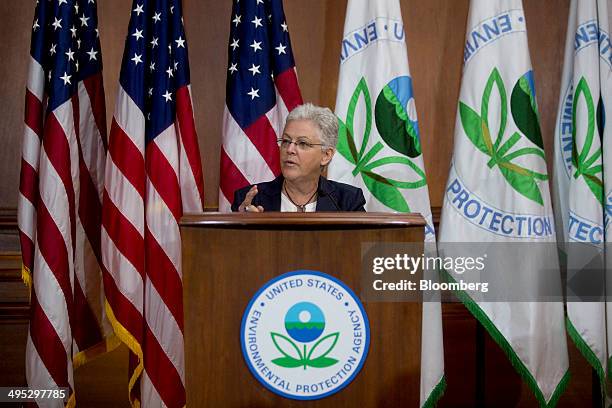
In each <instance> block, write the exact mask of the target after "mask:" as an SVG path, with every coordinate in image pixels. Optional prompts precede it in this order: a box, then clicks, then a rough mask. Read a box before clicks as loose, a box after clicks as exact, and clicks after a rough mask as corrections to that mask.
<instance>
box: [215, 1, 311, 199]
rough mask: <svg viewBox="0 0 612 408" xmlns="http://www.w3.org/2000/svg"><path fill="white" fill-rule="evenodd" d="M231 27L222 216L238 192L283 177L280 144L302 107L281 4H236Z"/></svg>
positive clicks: (223, 159) (223, 154)
mask: <svg viewBox="0 0 612 408" xmlns="http://www.w3.org/2000/svg"><path fill="white" fill-rule="evenodd" d="M230 25H231V29H230V37H229V47H228V71H227V86H226V100H225V102H226V106H225V111H224V114H223V146H222V147H221V177H220V178H221V180H220V187H219V210H220V211H229V210H230V206H231V202H232V199H233V197H234V191H235V190H237V189H238V188H240V187H244V186H246V185H248V184H254V183H259V182H262V181H269V180H272V179H273V178H274V177H276V176H277V175H278V174H279V173H280V163H279V152H278V145H277V142H276V140H277V139H278V138H279V137H280V136H281V134H282V131H283V127H284V125H285V118H286V117H287V114H288V113H289V112H290V111H291V110H292V109H293V108H295V107H296V106H297V105H300V104H301V103H302V96H301V94H300V88H299V86H298V81H297V76H296V72H295V62H294V59H293V52H292V51H291V41H290V39H289V30H288V28H287V22H286V20H285V12H284V11H283V3H282V0H242V1H240V0H234V4H233V8H232V16H231V22H230Z"/></svg>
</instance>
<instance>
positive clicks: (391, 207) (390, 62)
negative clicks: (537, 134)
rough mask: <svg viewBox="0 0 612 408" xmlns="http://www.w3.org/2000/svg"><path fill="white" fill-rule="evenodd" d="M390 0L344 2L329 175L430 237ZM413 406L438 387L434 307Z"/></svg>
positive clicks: (401, 45)
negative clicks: (422, 224) (413, 220)
mask: <svg viewBox="0 0 612 408" xmlns="http://www.w3.org/2000/svg"><path fill="white" fill-rule="evenodd" d="M402 21H403V20H402V14H401V10H400V5H399V1H398V0H370V1H363V0H359V1H357V0H349V2H348V6H347V11H346V17H345V23H344V36H343V40H342V47H341V55H340V76H339V80H338V95H337V98H336V115H337V116H338V118H339V120H340V132H339V137H338V146H337V150H338V151H337V153H336V155H335V156H334V158H333V160H332V162H331V163H330V166H329V169H328V173H327V174H328V176H329V178H330V179H333V180H337V181H341V182H344V183H347V184H352V185H355V186H358V187H360V188H361V189H362V190H363V192H364V195H365V197H366V209H367V211H386V212H393V211H394V212H417V213H421V214H422V215H423V217H424V218H425V219H426V221H427V227H426V234H425V241H428V242H435V234H434V229H433V222H432V217H431V207H430V203H429V192H428V188H427V181H426V178H425V170H424V165H423V155H422V152H421V142H420V139H419V125H418V120H417V115H416V107H415V101H414V93H413V87H412V77H411V76H410V69H409V68H408V53H407V50H406V42H405V38H404V37H405V35H404V26H403V22H402ZM422 336H423V337H422V342H421V344H422V346H421V392H420V398H421V406H432V405H434V404H435V403H436V401H437V400H438V399H439V398H440V397H441V395H442V393H443V391H444V386H445V382H444V353H443V343H442V312H441V307H440V304H439V303H435V302H427V303H424V304H423V317H422Z"/></svg>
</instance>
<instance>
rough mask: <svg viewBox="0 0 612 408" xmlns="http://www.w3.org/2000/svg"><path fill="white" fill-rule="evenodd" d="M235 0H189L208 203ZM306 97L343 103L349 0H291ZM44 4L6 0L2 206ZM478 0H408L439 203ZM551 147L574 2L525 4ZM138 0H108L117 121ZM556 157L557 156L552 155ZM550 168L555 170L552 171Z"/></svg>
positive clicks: (105, 32) (105, 29) (102, 7)
mask: <svg viewBox="0 0 612 408" xmlns="http://www.w3.org/2000/svg"><path fill="white" fill-rule="evenodd" d="M231 4H232V3H231V1H230V0H223V1H219V0H183V5H184V17H185V27H186V31H187V40H188V44H189V52H190V57H191V61H190V64H191V82H192V89H193V101H194V105H195V114H196V124H197V130H198V136H199V140H200V150H201V154H202V161H203V167H204V169H203V170H204V184H205V186H204V189H205V202H206V206H207V207H216V205H217V198H218V186H219V147H220V144H221V126H222V113H223V108H224V103H225V74H226V71H227V44H228V43H227V40H228V35H229V22H230V14H231ZM284 4H285V13H286V16H287V23H288V24H289V32H290V34H291V39H292V44H293V50H294V53H295V59H296V64H297V71H298V76H299V81H300V86H301V90H302V94H303V96H304V99H305V100H307V101H312V102H314V103H318V104H323V105H327V106H330V107H332V108H333V106H334V103H335V99H336V86H337V79H338V57H339V52H340V39H341V37H342V30H343V26H344V14H345V10H346V0H285V2H284ZM34 5H35V2H34V1H32V0H30V1H19V2H9V1H2V2H0V20H1V21H2V24H0V38H2V39H3V41H1V42H0V58H2V61H3V62H4V63H3V64H0V100H1V101H2V109H0V132H1V134H2V138H3V143H2V149H0V174H1V175H2V177H0V208H2V207H5V208H6V207H9V208H14V207H15V206H16V205H17V194H18V183H19V165H20V152H21V150H20V149H21V136H22V131H23V100H24V90H25V78H26V74H27V63H28V55H29V43H30V27H31V25H32V17H33V13H34ZM468 5H469V2H468V0H429V1H419V0H401V7H402V14H403V19H404V25H405V30H406V39H407V44H408V52H409V59H410V69H411V72H412V76H413V79H414V84H415V94H416V101H417V111H418V115H419V122H420V123H419V126H420V128H421V132H422V133H421V138H422V141H423V151H424V156H425V167H426V171H427V176H428V181H429V186H430V194H431V202H432V206H434V207H439V206H440V205H441V204H442V191H443V190H444V185H445V183H446V177H447V173H448V166H449V161H450V157H451V154H452V140H453V138H452V136H453V127H454V124H455V113H456V106H457V97H458V94H459V85H460V80H461V61H462V54H463V41H464V36H465V26H466V19H467V13H468ZM524 7H525V14H526V17H527V27H528V34H529V40H530V48H531V57H532V62H533V67H534V71H535V77H536V88H537V92H538V95H537V96H538V102H539V106H540V114H541V121H542V128H543V129H542V130H543V135H544V140H545V148H546V152H547V154H548V157H549V158H551V157H552V155H551V154H552V150H551V149H552V144H553V132H554V121H555V115H556V107H557V98H558V93H559V89H558V88H559V81H560V78H561V69H562V63H563V45H564V38H565V26H566V21H567V13H568V7H569V0H528V1H524ZM130 9H131V1H128V0H98V13H99V20H100V21H99V28H100V38H101V41H102V53H103V60H104V81H105V86H106V95H107V98H106V100H107V116H108V118H107V119H108V121H109V122H110V119H111V117H112V113H113V111H114V102H115V95H116V92H117V81H118V75H119V68H120V66H121V56H122V54H123V46H124V39H125V35H126V32H127V25H128V21H129V16H130ZM549 161H551V162H552V160H549ZM549 168H550V167H549Z"/></svg>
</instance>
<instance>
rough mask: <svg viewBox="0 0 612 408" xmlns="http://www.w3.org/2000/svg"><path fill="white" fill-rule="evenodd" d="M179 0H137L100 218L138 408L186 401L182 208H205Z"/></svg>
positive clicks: (113, 309) (112, 306)
mask: <svg viewBox="0 0 612 408" xmlns="http://www.w3.org/2000/svg"><path fill="white" fill-rule="evenodd" d="M188 64H189V59H188V56H187V43H186V40H185V30H184V27H183V18H182V10H181V1H180V0H156V1H149V0H135V1H134V2H133V4H132V11H131V18H130V24H129V27H128V33H127V38H126V42H125V49H124V53H123V63H122V66H121V75H120V79H119V82H120V86H119V91H118V95H117V101H116V105H115V114H114V117H113V122H112V127H111V131H110V140H109V145H108V157H107V161H106V176H105V181H104V199H103V211H102V212H103V217H102V259H103V263H104V267H105V270H104V289H105V292H106V296H107V300H108V306H107V312H108V315H109V318H110V320H111V323H112V325H113V328H114V329H115V333H117V335H118V336H119V338H120V339H121V340H122V341H123V342H124V343H125V344H126V345H127V346H128V347H129V349H130V351H131V354H130V373H129V383H128V386H129V392H130V401H131V403H132V405H133V406H138V405H140V406H142V407H160V406H166V407H181V408H182V407H183V406H184V405H185V363H184V351H183V344H184V342H183V293H182V290H183V284H182V273H181V237H180V233H179V226H178V222H179V220H180V218H181V215H182V214H183V212H201V211H202V208H203V204H202V203H203V201H202V200H203V182H202V165H201V162H200V155H199V149H198V143H197V135H196V132H195V125H194V119H193V109H192V104H191V90H190V85H189V65H188Z"/></svg>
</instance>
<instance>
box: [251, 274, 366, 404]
mask: <svg viewBox="0 0 612 408" xmlns="http://www.w3.org/2000/svg"><path fill="white" fill-rule="evenodd" d="M240 342H241V345H242V354H243V356H244V360H245V361H246V364H247V366H248V367H249V370H250V371H251V373H252V374H253V375H254V376H255V378H256V379H257V380H258V381H259V382H260V383H261V384H262V385H263V386H264V387H266V388H267V389H269V390H270V391H272V392H274V393H276V394H278V395H281V396H283V397H287V398H292V399H299V400H312V399H319V398H324V397H327V396H329V395H332V394H334V393H336V392H338V391H340V390H341V389H342V388H344V387H346V386H347V385H348V384H349V383H350V382H351V381H352V380H353V379H354V378H355V376H356V375H357V374H358V373H359V371H360V370H361V367H362V366H363V363H364V362H365V359H366V357H367V355H368V347H369V344H370V324H369V322H368V316H367V315H366V312H365V310H364V308H363V305H362V304H361V301H360V300H359V298H357V296H356V295H355V293H353V291H352V290H351V289H350V288H349V287H348V286H346V285H345V284H344V283H343V282H342V281H340V280H338V279H336V278H334V277H332V276H330V275H327V274H325V273H322V272H316V271H308V270H299V271H294V272H288V273H285V274H283V275H280V276H278V277H276V278H274V279H272V280H270V281H268V282H267V283H266V284H265V285H263V287H261V289H259V290H258V291H257V293H256V294H255V296H254V297H253V298H252V299H251V301H250V302H249V305H248V306H247V308H246V310H245V312H244V315H243V316H242V324H241V326H240Z"/></svg>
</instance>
